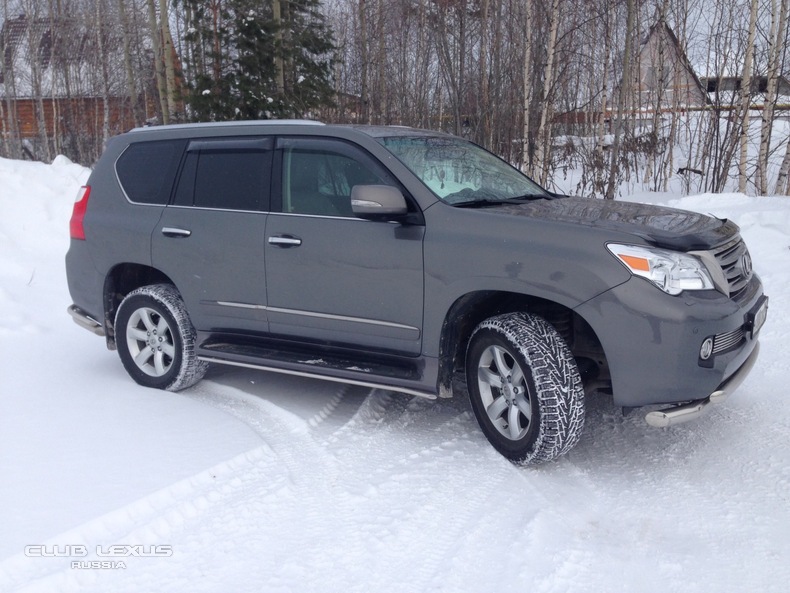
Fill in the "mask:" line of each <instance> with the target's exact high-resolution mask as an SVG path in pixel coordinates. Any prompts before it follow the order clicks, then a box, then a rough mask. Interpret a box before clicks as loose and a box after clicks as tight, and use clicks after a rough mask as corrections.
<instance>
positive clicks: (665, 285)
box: [606, 243, 714, 294]
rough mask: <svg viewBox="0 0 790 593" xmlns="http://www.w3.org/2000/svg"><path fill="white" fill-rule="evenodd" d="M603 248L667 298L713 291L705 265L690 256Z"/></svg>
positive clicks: (637, 248) (635, 248)
mask: <svg viewBox="0 0 790 593" xmlns="http://www.w3.org/2000/svg"><path fill="white" fill-rule="evenodd" d="M606 247H607V248H608V249H609V251H611V252H612V255H614V256H615V257H616V258H617V259H618V260H620V262H621V263H622V264H623V265H624V266H625V267H626V268H628V270H629V271H630V272H631V273H632V274H634V275H635V276H641V277H642V278H647V279H648V280H650V282H652V283H653V284H655V285H656V286H658V287H659V288H660V289H661V290H663V291H664V292H666V293H668V294H680V293H681V292H682V291H684V290H708V289H711V288H713V287H714V286H713V280H712V278H711V276H710V272H708V269H707V268H706V267H705V264H703V263H702V261H701V260H700V259H698V258H696V257H694V256H693V255H688V254H686V253H680V252H678V251H668V250H666V249H655V248H653V247H641V246H638V245H619V244H617V243H610V244H609V245H607V246H606Z"/></svg>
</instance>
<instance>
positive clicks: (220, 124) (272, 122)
mask: <svg viewBox="0 0 790 593" xmlns="http://www.w3.org/2000/svg"><path fill="white" fill-rule="evenodd" d="M287 125H303V126H305V125H307V126H323V125H326V124H324V122H320V121H315V120H313V119H250V120H241V121H239V120H232V121H211V122H198V123H190V124H168V125H165V126H141V127H138V128H133V129H132V130H130V131H131V132H141V131H143V130H178V129H184V128H195V127H199V128H224V127H228V126H287Z"/></svg>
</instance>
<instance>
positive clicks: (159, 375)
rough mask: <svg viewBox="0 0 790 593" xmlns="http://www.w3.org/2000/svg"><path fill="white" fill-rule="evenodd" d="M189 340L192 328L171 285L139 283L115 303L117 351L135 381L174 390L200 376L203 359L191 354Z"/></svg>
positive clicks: (192, 339) (192, 340)
mask: <svg viewBox="0 0 790 593" xmlns="http://www.w3.org/2000/svg"><path fill="white" fill-rule="evenodd" d="M195 340H196V333H195V328H194V327H193V326H192V322H191V321H190V320H189V315H188V314H187V310H186V307H185V306H184V301H183V300H182V299H181V295H180V294H179V293H178V291H177V290H176V289H175V287H174V286H171V285H169V284H154V285H151V286H143V287H142V288H138V289H137V290H134V291H132V292H130V293H129V294H128V295H126V297H125V298H124V299H123V301H121V304H120V306H119V307H118V312H117V314H116V316H115V342H116V344H117V346H118V354H119V355H120V357H121V361H122V362H123V366H124V367H125V368H126V371H127V372H128V373H129V375H130V376H131V377H132V379H134V380H135V381H136V382H137V383H139V384H140V385H143V386H145V387H153V388H156V389H167V390H168V391H179V390H181V389H185V388H187V387H189V386H191V385H194V384H195V383H197V382H198V381H200V380H201V379H202V378H203V375H205V374H206V370H207V368H208V365H207V364H206V363H205V362H202V361H200V360H199V359H198V357H197V355H196V354H195Z"/></svg>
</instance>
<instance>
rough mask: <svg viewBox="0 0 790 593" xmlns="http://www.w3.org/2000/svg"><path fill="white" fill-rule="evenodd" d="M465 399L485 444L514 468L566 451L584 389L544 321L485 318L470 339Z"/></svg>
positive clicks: (575, 436) (580, 420) (577, 428)
mask: <svg viewBox="0 0 790 593" xmlns="http://www.w3.org/2000/svg"><path fill="white" fill-rule="evenodd" d="M466 377H467V379H466V380H467V387H468V390H469V397H470V400H471V403H472V409H473V410H474V413H475V416H476V417H477V420H478V422H479V423H480V426H481V428H482V430H483V433H484V434H485V435H486V437H487V438H488V440H489V441H490V442H491V444H492V445H493V446H494V447H495V448H496V449H497V450H498V451H499V452H500V453H502V454H503V455H504V456H505V457H507V458H509V459H511V460H513V461H515V462H517V463H524V464H527V463H540V462H545V461H550V460H551V459H554V458H556V457H558V456H559V455H562V454H564V453H566V452H568V451H569V450H570V449H571V448H572V447H573V446H574V445H575V444H576V443H577V442H578V440H579V437H580V436H581V432H582V428H583V425H584V388H583V387H582V382H581V377H580V375H579V370H578V368H577V366H576V362H575V361H574V359H573V355H572V354H571V352H570V349H569V348H568V346H567V344H566V343H565V342H564V340H563V339H562V338H561V337H560V335H559V334H558V333H557V331H556V330H555V329H554V328H553V327H552V326H551V325H550V324H549V323H548V322H547V321H545V320H544V319H542V318H541V317H538V316H536V315H531V314H526V313H509V314H506V315H499V316H497V317H492V318H491V319H487V320H486V321H484V322H483V323H481V324H480V325H478V326H477V328H476V329H475V331H474V333H473V334H472V337H471V338H470V340H469V347H468V349H467V358H466Z"/></svg>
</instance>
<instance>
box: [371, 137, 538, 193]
mask: <svg viewBox="0 0 790 593" xmlns="http://www.w3.org/2000/svg"><path fill="white" fill-rule="evenodd" d="M379 142H381V143H382V144H383V145H384V146H385V147H386V148H388V149H389V150H390V151H391V152H392V153H393V154H394V155H395V156H396V157H398V159H399V160H400V161H401V162H402V163H403V164H404V165H406V166H407V167H408V168H409V169H411V171H412V172H413V173H414V174H415V175H416V176H417V177H419V178H420V179H421V180H422V182H423V183H424V184H425V185H426V186H428V188H429V189H430V190H431V191H432V192H433V193H434V194H435V195H436V196H437V197H438V198H439V199H441V200H442V201H444V202H447V203H448V204H458V205H467V204H475V203H489V202H501V201H508V200H517V199H533V198H545V197H548V196H549V194H548V193H547V192H546V190H544V189H543V188H542V187H540V186H539V185H538V184H536V183H535V182H534V181H532V180H531V179H529V178H528V177H527V176H525V175H523V174H522V173H521V172H520V171H518V170H517V169H515V168H513V167H511V166H510V165H509V164H507V163H506V162H505V161H503V160H501V159H500V158H499V157H496V156H494V155H493V154H491V153H490V152H488V151H486V150H484V149H482V148H480V147H479V146H477V145H476V144H473V143H471V142H467V141H466V140H463V139H461V138H456V137H453V136H414V137H408V136H392V137H385V138H379Z"/></svg>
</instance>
